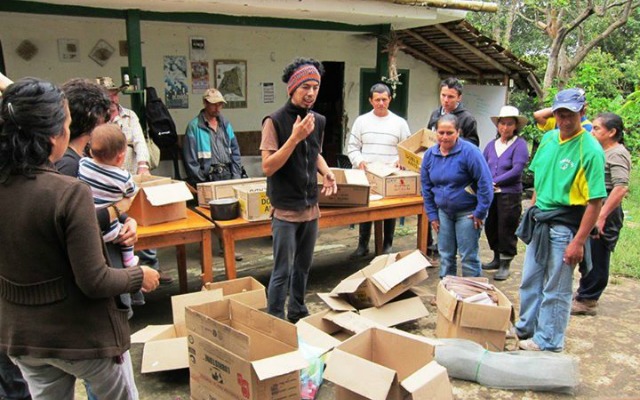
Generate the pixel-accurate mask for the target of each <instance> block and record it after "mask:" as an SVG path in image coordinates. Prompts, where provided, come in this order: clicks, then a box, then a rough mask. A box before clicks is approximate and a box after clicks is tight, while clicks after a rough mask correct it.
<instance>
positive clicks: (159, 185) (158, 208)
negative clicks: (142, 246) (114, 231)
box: [128, 175, 193, 226]
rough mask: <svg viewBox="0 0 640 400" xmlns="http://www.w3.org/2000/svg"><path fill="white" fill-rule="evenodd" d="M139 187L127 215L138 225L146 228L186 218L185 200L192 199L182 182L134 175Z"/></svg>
mask: <svg viewBox="0 0 640 400" xmlns="http://www.w3.org/2000/svg"><path fill="white" fill-rule="evenodd" d="M133 179H134V181H135V182H136V184H137V185H138V186H139V187H140V190H139V191H138V194H137V195H136V197H135V199H133V203H131V207H130V208H129V211H128V214H129V216H130V217H132V218H134V219H135V220H136V221H137V222H138V225H142V226H148V225H154V224H160V223H162V222H168V221H175V220H178V219H183V218H187V200H191V199H193V195H192V194H191V192H189V189H188V188H187V185H186V184H185V183H184V182H182V181H172V180H171V178H165V177H161V176H151V175H136V176H134V178H133Z"/></svg>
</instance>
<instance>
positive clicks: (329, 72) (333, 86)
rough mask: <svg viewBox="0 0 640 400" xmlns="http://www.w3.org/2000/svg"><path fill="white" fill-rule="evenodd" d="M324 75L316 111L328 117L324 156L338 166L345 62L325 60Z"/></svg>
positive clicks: (328, 161) (341, 131)
mask: <svg viewBox="0 0 640 400" xmlns="http://www.w3.org/2000/svg"><path fill="white" fill-rule="evenodd" d="M322 65H323V66H324V75H323V76H322V84H321V85H320V92H319V93H318V99H317V100H316V104H315V105H314V106H313V109H314V111H317V112H318V113H320V114H322V115H324V116H325V117H326V118H327V125H326V126H325V128H324V142H323V143H322V156H323V157H324V158H325V160H326V161H327V163H328V164H329V166H332V167H335V166H337V165H338V164H337V161H336V160H337V155H338V154H340V153H342V141H343V132H344V128H343V123H342V122H343V120H342V116H343V114H344V97H343V95H344V62H337V61H323V62H322Z"/></svg>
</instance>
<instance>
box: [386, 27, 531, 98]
mask: <svg viewBox="0 0 640 400" xmlns="http://www.w3.org/2000/svg"><path fill="white" fill-rule="evenodd" d="M395 35H396V38H397V39H398V40H399V41H400V44H401V46H400V49H401V50H402V51H403V52H405V53H407V54H409V55H411V56H413V57H415V58H417V59H419V60H420V61H423V62H425V63H427V64H429V65H430V66H432V67H433V68H434V69H436V70H437V71H438V73H439V74H440V75H441V76H442V77H449V76H455V77H458V78H460V79H464V80H465V81H467V82H469V83H479V84H497V85H500V84H504V80H505V76H508V77H509V78H511V79H513V81H514V82H515V84H516V85H517V86H518V87H520V88H522V89H525V90H528V91H529V92H531V93H536V94H538V95H541V89H540V85H539V83H538V81H537V79H536V77H535V75H534V74H533V69H534V67H533V65H531V64H529V63H527V62H525V61H522V60H520V59H519V58H518V57H516V56H514V55H513V54H512V53H511V52H510V51H509V50H507V49H505V48H503V47H502V46H500V44H498V43H497V42H496V41H495V40H493V39H491V38H488V37H486V36H484V35H482V34H481V33H480V32H479V31H478V30H477V29H475V28H474V27H473V26H472V25H471V24H470V23H468V22H467V21H465V20H460V21H453V22H448V23H444V24H435V25H429V26H422V27H418V28H412V29H405V30H398V31H395Z"/></svg>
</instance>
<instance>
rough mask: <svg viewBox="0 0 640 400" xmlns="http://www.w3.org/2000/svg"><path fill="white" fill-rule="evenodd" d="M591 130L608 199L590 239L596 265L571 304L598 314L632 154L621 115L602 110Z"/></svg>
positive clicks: (580, 311)
mask: <svg viewBox="0 0 640 400" xmlns="http://www.w3.org/2000/svg"><path fill="white" fill-rule="evenodd" d="M591 134H592V135H593V136H594V137H595V138H596V139H598V142H600V145H601V146H602V148H603V149H604V155H605V170H604V180H605V185H606V187H607V199H606V200H605V202H604V204H603V205H602V208H601V209H600V214H599V215H598V221H597V222H596V226H595V228H596V230H597V233H596V235H595V236H592V237H591V239H590V244H591V262H592V264H593V268H592V269H591V271H590V272H588V273H587V274H586V275H584V276H582V278H581V279H580V287H578V291H577V292H576V295H575V298H574V299H573V304H571V314H573V315H596V310H597V306H598V300H599V299H600V296H601V295H602V292H604V289H605V288H606V287H607V284H608V282H609V263H610V261H611V253H612V252H613V250H614V249H615V247H616V243H618V238H619V237H620V230H621V229H622V222H623V220H624V214H623V212H622V200H623V199H624V197H625V196H626V195H627V192H628V191H629V175H630V174H631V155H630V154H629V151H627V149H626V148H625V147H624V145H623V144H622V143H623V141H624V123H623V122H622V118H620V116H619V115H617V114H614V113H602V114H599V115H598V116H597V117H596V119H594V120H593V129H592V131H591Z"/></svg>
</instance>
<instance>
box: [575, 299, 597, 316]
mask: <svg viewBox="0 0 640 400" xmlns="http://www.w3.org/2000/svg"><path fill="white" fill-rule="evenodd" d="M597 307H598V301H597V300H578V299H574V300H573V301H572V302H571V315H596V314H597V313H598V311H597Z"/></svg>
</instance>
